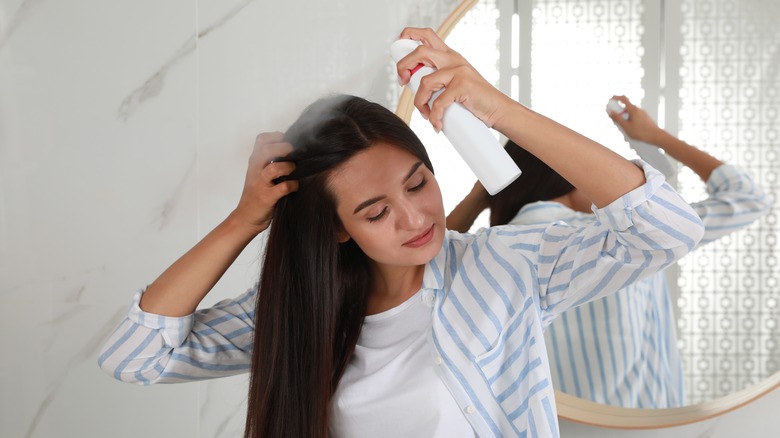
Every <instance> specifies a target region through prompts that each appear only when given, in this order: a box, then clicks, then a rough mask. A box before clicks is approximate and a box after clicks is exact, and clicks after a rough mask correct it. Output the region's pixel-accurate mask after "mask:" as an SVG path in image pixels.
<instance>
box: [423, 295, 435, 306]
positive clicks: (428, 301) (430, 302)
mask: <svg viewBox="0 0 780 438" xmlns="http://www.w3.org/2000/svg"><path fill="white" fill-rule="evenodd" d="M433 300H434V298H433V295H426V296H425V298H423V301H425V304H427V305H429V306H433Z"/></svg>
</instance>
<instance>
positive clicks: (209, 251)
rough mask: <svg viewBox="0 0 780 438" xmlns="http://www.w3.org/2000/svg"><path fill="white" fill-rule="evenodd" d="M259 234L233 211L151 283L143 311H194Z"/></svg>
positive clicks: (179, 313)
mask: <svg viewBox="0 0 780 438" xmlns="http://www.w3.org/2000/svg"><path fill="white" fill-rule="evenodd" d="M257 234H258V230H257V229H255V228H253V227H250V226H247V225H246V224H245V223H244V222H242V221H240V220H238V219H236V218H235V216H234V215H232V214H231V215H230V216H228V217H227V219H225V220H224V221H223V222H222V223H220V224H219V225H217V227H216V228H214V229H213V230H212V231H211V232H210V233H209V234H207V235H206V236H205V237H204V238H203V239H202V240H201V241H200V242H198V243H197V244H196V245H195V246H194V247H193V248H192V249H190V250H189V251H188V252H187V253H186V254H184V255H183V256H181V258H179V259H178V260H177V261H176V262H174V263H173V264H172V265H171V266H170V267H169V268H168V269H166V270H165V272H163V273H162V274H161V275H160V276H159V277H158V278H157V279H156V280H155V281H154V282H153V283H152V284H151V285H149V287H148V288H147V289H146V291H145V292H144V294H143V297H142V298H141V302H140V307H141V310H143V311H144V312H148V313H154V314H157V315H165V316H185V315H189V314H191V313H193V312H194V311H195V309H196V308H197V307H198V304H199V303H200V302H201V300H203V298H204V297H205V296H206V294H208V292H209V291H210V290H211V288H213V287H214V285H215V284H216V283H217V281H219V279H220V278H221V277H222V275H223V274H224V273H225V271H227V269H228V267H230V265H231V264H232V263H233V262H234V261H235V260H236V258H237V257H238V255H239V254H241V251H243V249H244V248H245V247H246V246H247V245H248V244H249V242H251V241H252V239H253V238H254V237H255V236H256V235H257Z"/></svg>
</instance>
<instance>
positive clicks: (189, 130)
mask: <svg viewBox="0 0 780 438" xmlns="http://www.w3.org/2000/svg"><path fill="white" fill-rule="evenodd" d="M456 4H457V1H454V0H435V1H434V0H431V1H427V2H424V3H422V4H421V3H420V2H415V1H412V0H400V1H399V0H394V1H383V2H375V1H370V2H369V1H364V0H339V1H335V0H329V1H319V2H306V3H305V5H306V6H305V8H304V7H303V6H302V3H300V2H282V1H277V2H264V1H252V0H223V1H206V0H194V1H193V0H172V1H166V2H152V1H148V0H136V1H134V2H129V1H113V2H105V1H96V0H71V1H69V2H55V1H46V0H0V436H2V437H105V436H111V437H131V436H155V437H156V436H176V437H178V436H188V437H235V436H240V435H241V432H242V430H243V416H244V409H245V407H244V399H245V394H244V393H245V387H246V383H247V378H246V376H239V377H234V378H230V379H221V380H218V381H212V382H203V383H192V384H181V385H160V386H152V387H136V386H132V385H127V384H122V383H119V382H116V381H114V380H112V379H111V378H109V377H108V376H106V375H104V374H103V373H102V372H101V371H100V370H99V369H98V367H97V365H96V355H97V349H98V348H99V346H100V345H101V343H102V341H103V340H104V338H105V337H106V336H107V335H108V332H109V330H110V329H111V328H112V327H113V326H114V325H115V324H116V323H117V321H118V320H119V319H120V318H121V317H122V316H123V314H124V312H125V311H126V307H127V304H128V303H129V300H130V298H131V296H132V294H133V292H134V291H135V290H136V289H137V288H139V287H142V286H143V285H144V284H145V283H146V282H150V281H151V280H153V279H154V278H155V277H156V276H157V275H158V274H159V273H160V272H161V271H162V269H164V268H165V267H166V266H168V265H169V264H170V263H171V262H172V261H173V260H174V259H175V258H177V257H178V256H179V255H181V254H182V253H183V252H184V251H185V250H186V249H188V248H189V247H190V246H192V245H193V244H194V243H195V242H196V241H197V240H198V239H199V238H200V237H202V236H203V235H205V234H206V233H207V232H208V231H209V230H210V229H211V228H212V227H213V226H214V225H216V224H217V223H218V222H219V221H220V220H221V219H222V218H223V217H224V216H225V215H226V214H227V213H228V212H229V211H230V209H231V208H232V207H233V206H234V205H235V202H236V201H237V200H238V196H239V194H240V189H241V184H242V181H243V176H244V171H245V163H246V159H247V157H248V156H249V152H250V150H251V146H252V143H253V140H254V136H255V135H256V134H257V133H259V132H262V131H269V130H284V129H285V128H286V127H287V125H288V124H289V123H290V122H291V121H292V120H293V118H294V117H295V116H296V115H297V114H298V112H299V111H300V110H301V109H302V107H303V106H304V105H305V104H307V103H309V102H310V101H312V100H314V99H315V98H317V97H320V96H322V95H324V94H327V93H330V92H346V93H351V94H357V95H361V96H365V97H367V98H369V99H372V100H376V101H379V102H382V103H385V104H387V105H388V107H391V108H393V107H394V99H395V98H397V96H396V95H395V94H394V93H393V92H392V91H391V92H388V90H391V89H392V87H390V83H391V82H390V81H391V80H392V77H391V70H390V64H389V59H388V53H387V47H388V46H389V43H390V42H391V41H392V40H393V39H394V38H395V36H396V35H397V34H398V32H400V30H401V29H402V28H403V26H405V25H415V26H433V27H436V26H437V25H438V23H440V22H441V21H442V20H443V19H444V17H445V16H446V15H447V13H448V12H449V11H450V10H451V9H453V8H454V6H455V5H456ZM369 18H370V21H369ZM258 253H259V246H258V245H257V244H253V245H250V247H249V248H248V249H247V250H246V251H245V252H244V253H243V254H242V255H241V257H240V258H239V260H238V262H237V263H236V264H235V265H234V266H233V267H232V268H231V269H230V270H229V271H228V273H227V274H226V275H225V277H224V278H223V279H222V280H221V281H220V283H219V284H218V285H217V287H216V289H215V292H214V293H212V294H211V295H210V296H209V297H208V298H207V300H206V301H205V302H204V305H209V304H212V303H214V302H216V301H217V300H219V299H221V298H223V297H225V296H232V295H235V294H237V293H238V292H240V291H243V290H244V288H245V287H247V286H248V285H250V284H251V283H252V282H253V281H254V280H255V278H256V276H257V269H258V267H257V260H258ZM777 399H778V396H777V395H776V394H773V395H772V396H769V397H767V398H766V399H765V400H766V402H765V401H761V402H760V403H761V404H758V403H757V404H755V405H753V406H751V407H750V409H747V408H745V409H743V410H738V411H736V412H734V413H732V414H729V416H726V417H722V419H720V420H718V421H720V424H723V423H726V424H734V425H736V424H741V423H742V422H746V421H747V422H750V421H752V420H754V419H756V418H758V417H768V413H769V412H771V411H770V409H769V406H771V404H772V400H774V404H775V405H776V403H777ZM773 420H774V421H772V420H766V419H765V421H764V422H765V423H771V424H770V425H773V426H774V428H777V426H780V421H778V419H777V417H776V416H775V417H774V418H773ZM705 426H706V425H705ZM563 430H564V432H571V433H570V434H571V435H574V434H577V435H579V434H583V435H587V434H592V435H593V436H595V434H597V433H598V434H601V433H602V432H601V431H599V430H596V429H586V428H584V427H582V426H578V425H566V424H564V425H563ZM670 433H671V435H668V436H689V434H688V433H687V432H685V431H683V432H681V434H678V435H675V433H674V430H670ZM619 435H621V436H622V435H626V436H632V433H625V432H621V433H619ZM636 436H644V435H639V434H637V435H636ZM724 436H725V435H724Z"/></svg>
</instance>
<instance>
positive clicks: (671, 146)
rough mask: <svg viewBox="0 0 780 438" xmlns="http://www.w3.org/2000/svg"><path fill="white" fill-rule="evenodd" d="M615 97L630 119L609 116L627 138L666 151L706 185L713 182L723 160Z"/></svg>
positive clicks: (628, 101) (626, 99)
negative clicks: (711, 180) (715, 172)
mask: <svg viewBox="0 0 780 438" xmlns="http://www.w3.org/2000/svg"><path fill="white" fill-rule="evenodd" d="M612 98H613V99H616V100H618V101H620V102H622V103H623V105H625V107H626V112H627V113H628V119H627V120H626V119H624V118H623V117H622V116H621V115H619V114H616V113H609V117H610V118H611V119H612V121H613V122H615V123H616V124H617V125H618V126H620V127H621V128H622V129H623V132H625V133H626V135H627V136H628V137H630V138H632V139H634V140H639V141H641V142H644V143H647V144H651V145H655V146H657V147H659V148H661V149H663V150H664V151H665V152H666V153H667V154H669V155H670V156H671V157H672V158H674V159H675V160H677V161H679V162H681V163H682V164H683V165H685V166H688V167H689V168H691V170H693V171H694V172H696V174H697V175H699V178H701V180H702V181H704V182H707V180H709V179H710V175H711V174H712V171H713V170H715V169H717V168H718V167H720V166H722V165H723V161H720V160H719V159H717V158H715V157H713V156H712V155H710V154H708V153H706V152H704V151H702V150H701V149H698V148H696V147H693V146H691V145H689V144H688V143H686V142H684V141H682V140H680V139H679V138H677V137H675V136H673V135H672V134H669V133H668V132H666V131H664V130H663V129H661V128H660V127H658V125H657V124H656V123H655V122H654V121H653V119H651V118H650V116H649V115H648V114H647V113H646V112H645V111H644V110H643V109H642V108H639V107H638V106H636V105H634V104H632V103H631V101H630V100H628V98H627V97H626V96H613V97H612Z"/></svg>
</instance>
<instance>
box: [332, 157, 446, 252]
mask: <svg viewBox="0 0 780 438" xmlns="http://www.w3.org/2000/svg"><path fill="white" fill-rule="evenodd" d="M329 185H330V189H331V190H332V192H333V194H334V195H335V198H336V203H337V206H336V210H337V212H338V215H339V218H340V219H341V223H342V224H343V225H344V230H343V233H342V236H341V237H342V239H343V241H346V240H347V239H353V240H354V241H355V243H357V245H358V246H360V248H361V249H362V250H363V252H365V253H366V255H367V256H368V257H369V258H371V259H372V260H373V261H374V262H376V263H378V264H380V265H388V266H417V265H422V264H425V263H427V262H429V261H430V260H431V259H433V257H435V256H436V254H438V252H439V250H440V249H441V246H442V242H443V239H444V231H445V228H444V224H445V222H444V205H443V203H442V198H441V191H440V190H439V185H438V184H437V182H436V179H435V178H434V176H433V173H431V171H430V170H429V169H428V168H427V167H425V165H424V164H423V162H422V161H421V160H420V159H419V158H417V157H416V156H414V155H412V154H411V153H409V152H407V151H405V150H403V149H401V148H399V147H396V146H393V145H391V144H388V143H381V142H380V143H376V144H374V145H372V146H371V147H369V148H368V149H366V150H364V151H361V152H360V153H358V154H357V155H355V156H353V157H352V158H350V159H349V160H348V161H347V162H345V163H344V164H342V165H341V166H339V167H337V168H336V169H335V170H334V171H333V173H332V174H331V176H330V178H329Z"/></svg>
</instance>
